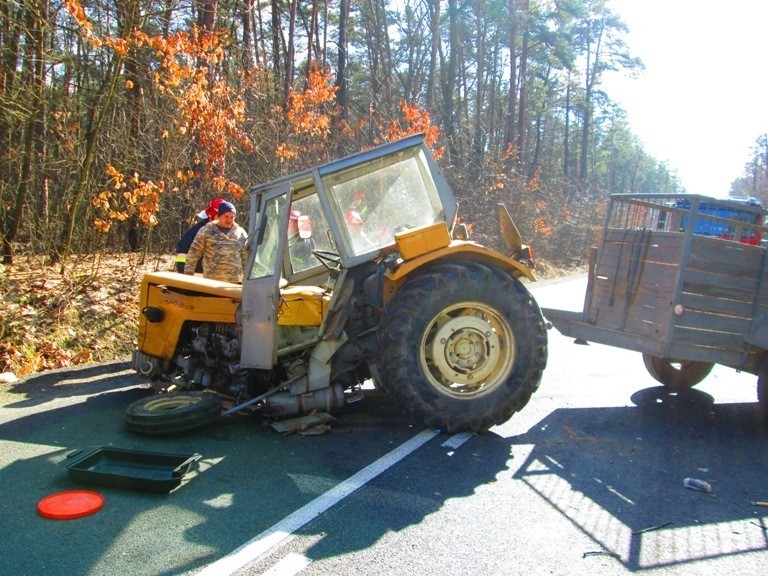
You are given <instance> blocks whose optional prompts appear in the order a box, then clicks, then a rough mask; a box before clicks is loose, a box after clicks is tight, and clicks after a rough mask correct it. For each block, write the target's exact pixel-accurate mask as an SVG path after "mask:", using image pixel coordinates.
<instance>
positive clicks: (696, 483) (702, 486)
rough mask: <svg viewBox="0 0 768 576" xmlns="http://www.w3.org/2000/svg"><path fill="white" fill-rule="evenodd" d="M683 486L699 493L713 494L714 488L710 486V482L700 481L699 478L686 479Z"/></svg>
mask: <svg viewBox="0 0 768 576" xmlns="http://www.w3.org/2000/svg"><path fill="white" fill-rule="evenodd" d="M683 486H685V487H686V488H688V489H690V490H697V491H698V492H712V486H710V484H709V482H705V481H704V480H699V479H698V478H686V479H685V480H683Z"/></svg>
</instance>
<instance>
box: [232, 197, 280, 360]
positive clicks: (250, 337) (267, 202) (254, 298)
mask: <svg viewBox="0 0 768 576" xmlns="http://www.w3.org/2000/svg"><path fill="white" fill-rule="evenodd" d="M290 191H291V184H290V182H280V183H277V184H275V186H273V187H271V188H268V189H267V190H266V191H265V192H263V193H262V194H260V195H259V196H258V197H256V198H255V199H254V200H255V202H254V204H253V205H252V206H251V222H252V223H253V224H252V227H251V230H249V232H250V234H249V240H248V241H249V242H250V250H249V252H250V257H249V259H248V266H247V270H246V274H245V278H244V280H243V304H242V308H241V310H240V314H241V316H240V318H239V319H238V320H239V324H240V326H241V328H242V334H241V336H240V363H241V366H242V367H243V368H261V369H266V370H268V369H271V368H272V367H273V366H274V364H275V362H276V361H277V345H276V340H275V333H276V328H277V314H278V309H279V306H280V279H281V270H282V268H283V252H284V249H285V242H286V236H287V234H286V232H287V229H288V215H289V209H290Z"/></svg>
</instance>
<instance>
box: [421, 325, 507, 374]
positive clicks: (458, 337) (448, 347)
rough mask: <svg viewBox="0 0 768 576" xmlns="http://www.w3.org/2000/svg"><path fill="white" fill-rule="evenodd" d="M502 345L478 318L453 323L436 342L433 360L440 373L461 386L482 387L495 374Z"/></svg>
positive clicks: (437, 337) (495, 335) (439, 332)
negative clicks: (485, 380) (472, 385)
mask: <svg viewBox="0 0 768 576" xmlns="http://www.w3.org/2000/svg"><path fill="white" fill-rule="evenodd" d="M500 350H501V344H500V340H499V336H498V334H496V332H495V331H493V330H492V329H491V328H490V326H489V324H488V323H487V322H486V321H485V320H483V319H481V318H477V317H474V316H458V317H456V318H452V319H450V320H449V321H448V322H446V323H445V324H443V325H442V326H441V327H440V329H439V330H438V332H437V334H436V335H435V338H434V340H433V342H432V358H433V359H434V361H435V364H436V365H437V367H438V369H439V370H440V372H442V373H443V374H444V375H445V376H447V377H450V378H451V379H452V380H453V381H454V382H455V383H457V384H464V385H468V384H477V385H479V384H480V383H481V382H482V381H483V380H484V379H485V378H487V377H488V376H489V375H490V374H491V373H492V372H493V370H494V367H495V366H496V362H497V361H498V359H499V355H500Z"/></svg>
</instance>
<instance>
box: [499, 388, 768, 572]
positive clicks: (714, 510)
mask: <svg viewBox="0 0 768 576" xmlns="http://www.w3.org/2000/svg"><path fill="white" fill-rule="evenodd" d="M631 399H632V402H633V403H634V404H635V406H628V407H615V408H614V407H607V408H606V407H603V408H562V409H556V410H555V411H553V412H552V413H551V414H550V415H549V416H547V417H546V418H545V419H544V420H542V421H540V422H538V423H537V424H536V425H535V426H534V427H532V428H531V429H530V430H529V431H528V432H526V433H525V434H522V435H519V436H516V437H515V438H514V444H516V445H517V448H518V449H520V448H522V447H523V446H526V447H527V448H528V449H529V450H530V453H529V455H528V457H527V458H526V461H525V462H524V463H523V464H522V465H521V466H520V468H519V469H518V470H517V472H516V473H515V476H514V477H515V478H516V479H519V480H521V481H522V482H524V483H526V484H527V485H528V486H529V487H530V488H531V489H532V490H533V491H534V492H536V493H537V494H538V495H539V496H541V497H542V498H544V499H545V500H546V501H548V502H549V503H550V504H551V505H552V506H553V507H554V508H556V509H557V510H558V511H559V512H560V513H562V515H563V516H565V517H566V518H567V520H568V521H570V522H571V523H572V525H574V526H575V527H577V529H579V530H580V531H582V532H583V533H584V534H585V535H587V536H588V538H590V539H591V540H592V541H593V542H594V546H595V547H594V549H592V550H585V551H584V554H585V556H584V557H585V558H586V557H587V556H589V555H607V556H611V557H613V558H616V559H618V560H620V561H621V562H622V563H623V564H624V565H625V567H626V568H628V569H630V570H645V569H649V568H658V567H660V566H675V565H679V564H685V563H688V562H693V561H700V560H703V559H710V558H720V557H724V556H733V555H736V554H744V553H748V552H754V551H758V550H759V551H765V550H766V548H768V542H767V538H766V530H767V529H768V524H766V520H768V512H766V508H760V507H756V506H754V505H753V504H752V502H753V501H762V500H768V487H767V486H766V482H765V479H766V478H768V452H766V450H765V446H766V443H767V441H768V432H767V431H766V427H765V426H764V424H763V422H762V419H761V415H760V411H759V408H758V406H757V404H754V403H743V404H716V403H715V402H714V400H713V398H712V396H710V395H709V394H706V393H704V392H701V391H699V390H695V389H693V390H690V391H688V392H685V393H679V394H673V393H669V392H667V391H666V390H665V389H664V388H663V387H654V388H647V389H643V390H640V391H638V392H636V393H634V394H633V395H632V398H631ZM515 451H516V447H515V446H513V452H515ZM687 477H691V478H699V479H702V480H705V481H706V482H708V483H709V484H710V485H711V492H709V493H707V492H699V491H693V490H690V489H687V488H686V487H684V485H683V481H684V479H685V478H687Z"/></svg>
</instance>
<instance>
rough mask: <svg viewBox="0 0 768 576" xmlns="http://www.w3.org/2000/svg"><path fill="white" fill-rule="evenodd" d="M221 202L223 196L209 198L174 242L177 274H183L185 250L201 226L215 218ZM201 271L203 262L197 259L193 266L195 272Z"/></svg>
mask: <svg viewBox="0 0 768 576" xmlns="http://www.w3.org/2000/svg"><path fill="white" fill-rule="evenodd" d="M222 202H224V198H214V199H213V200H211V201H210V202H209V203H208V206H206V207H205V210H203V211H202V212H200V213H199V214H198V215H197V216H196V218H197V222H195V223H194V224H193V225H192V226H190V227H189V228H188V229H187V231H186V232H184V235H183V236H182V237H181V238H179V241H178V242H177V243H176V272H178V273H179V274H184V263H185V262H186V261H187V252H189V247H190V246H192V241H193V240H194V239H195V236H197V233H198V232H200V229H201V228H202V227H203V226H205V225H206V224H208V223H209V222H213V221H214V220H215V218H216V214H217V212H218V210H219V204H221V203H222ZM202 271H203V262H202V260H199V261H198V262H197V266H195V272H202Z"/></svg>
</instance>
